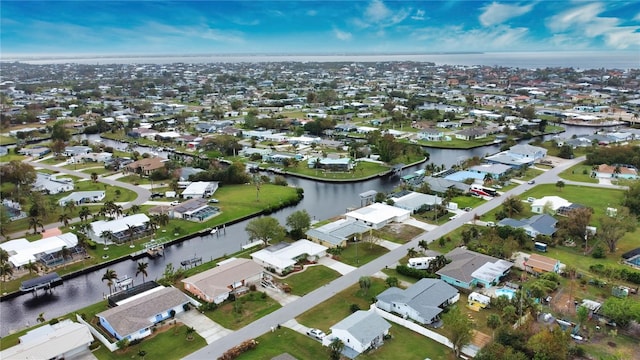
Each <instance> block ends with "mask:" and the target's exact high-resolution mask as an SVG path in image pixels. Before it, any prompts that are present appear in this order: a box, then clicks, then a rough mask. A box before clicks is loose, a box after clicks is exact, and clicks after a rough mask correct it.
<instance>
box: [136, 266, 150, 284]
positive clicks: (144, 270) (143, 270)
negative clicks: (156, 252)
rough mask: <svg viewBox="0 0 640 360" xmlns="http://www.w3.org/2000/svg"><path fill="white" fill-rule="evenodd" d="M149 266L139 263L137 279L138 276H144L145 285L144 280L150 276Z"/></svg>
mask: <svg viewBox="0 0 640 360" xmlns="http://www.w3.org/2000/svg"><path fill="white" fill-rule="evenodd" d="M148 266H149V263H146V262H139V263H138V269H137V270H136V277H137V276H138V274H142V282H143V283H144V278H145V277H146V276H149V274H148V273H147V267H148Z"/></svg>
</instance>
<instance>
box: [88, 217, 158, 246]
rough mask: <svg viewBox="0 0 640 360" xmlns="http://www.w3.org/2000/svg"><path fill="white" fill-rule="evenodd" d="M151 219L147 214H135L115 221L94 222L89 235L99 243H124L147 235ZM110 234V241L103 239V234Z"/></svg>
mask: <svg viewBox="0 0 640 360" xmlns="http://www.w3.org/2000/svg"><path fill="white" fill-rule="evenodd" d="M149 220H150V219H149V217H148V216H147V215H145V214H134V215H129V216H125V217H122V218H119V219H115V220H98V221H94V222H92V223H91V224H90V225H91V226H90V227H89V232H88V234H87V235H89V237H90V238H91V239H92V240H93V241H98V242H106V241H109V240H111V241H114V242H116V243H122V242H124V241H127V240H129V239H130V238H131V237H136V236H140V235H143V234H144V233H146V231H147V229H148V226H149ZM105 232H110V234H111V237H110V239H103V238H102V234H104V233H105Z"/></svg>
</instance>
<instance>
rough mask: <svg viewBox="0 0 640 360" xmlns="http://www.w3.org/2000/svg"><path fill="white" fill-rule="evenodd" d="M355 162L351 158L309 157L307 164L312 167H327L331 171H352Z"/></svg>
mask: <svg viewBox="0 0 640 360" xmlns="http://www.w3.org/2000/svg"><path fill="white" fill-rule="evenodd" d="M354 165H355V163H354V162H353V160H351V158H348V157H345V158H338V159H336V158H329V157H326V158H317V157H313V158H309V159H307V166H308V167H309V168H310V169H326V170H329V171H350V170H351V169H353V167H354Z"/></svg>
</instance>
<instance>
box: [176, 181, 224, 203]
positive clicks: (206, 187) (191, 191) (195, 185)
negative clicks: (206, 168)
mask: <svg viewBox="0 0 640 360" xmlns="http://www.w3.org/2000/svg"><path fill="white" fill-rule="evenodd" d="M216 190H218V182H217V181H194V182H192V183H191V184H189V185H187V187H186V188H185V189H184V190H183V191H182V197H183V198H185V199H194V198H206V197H209V196H211V195H213V194H214V193H215V192H216Z"/></svg>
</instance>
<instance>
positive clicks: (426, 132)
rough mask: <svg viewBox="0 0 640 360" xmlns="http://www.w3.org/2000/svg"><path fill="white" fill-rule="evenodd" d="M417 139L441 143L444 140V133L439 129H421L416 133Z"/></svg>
mask: <svg viewBox="0 0 640 360" xmlns="http://www.w3.org/2000/svg"><path fill="white" fill-rule="evenodd" d="M418 139H420V140H425V141H442V140H443V139H444V131H442V130H440V129H433V128H428V129H423V130H422V131H420V132H419V133H418Z"/></svg>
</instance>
